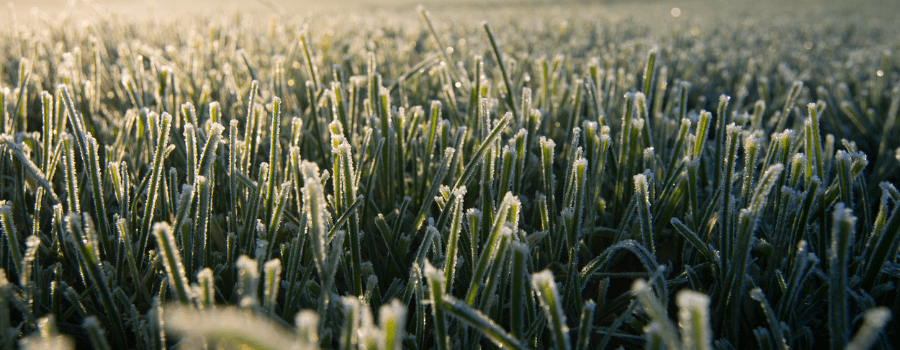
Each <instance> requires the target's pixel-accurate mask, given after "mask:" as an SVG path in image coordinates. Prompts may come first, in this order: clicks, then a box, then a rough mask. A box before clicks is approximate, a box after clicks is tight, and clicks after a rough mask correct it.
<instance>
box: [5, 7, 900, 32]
mask: <svg viewBox="0 0 900 350" xmlns="http://www.w3.org/2000/svg"><path fill="white" fill-rule="evenodd" d="M0 1H2V0H0ZM419 4H421V5H424V6H425V7H426V8H427V9H428V10H430V11H432V12H433V13H449V12H455V11H463V12H466V13H469V14H471V15H473V16H479V15H480V17H481V18H473V20H481V19H490V15H491V13H492V12H493V11H502V10H510V9H518V10H526V12H525V14H524V15H526V16H527V12H528V11H533V12H534V15H535V16H539V15H545V12H546V11H548V10H553V11H559V12H562V13H565V12H567V11H571V12H577V11H579V10H583V9H585V8H593V9H596V8H601V9H604V10H606V11H604V12H606V13H608V14H622V15H630V16H641V15H644V14H653V13H654V12H659V11H668V10H669V9H671V8H673V7H679V8H680V9H681V10H682V13H684V14H686V15H689V14H691V13H692V12H693V13H715V14H724V15H728V14H729V13H731V14H733V15H735V16H737V17H747V16H750V17H755V16H759V17H765V15H763V13H766V12H770V11H772V10H773V9H774V10H776V11H784V12H807V11H812V12H817V11H823V13H827V14H829V15H835V16H842V15H847V14H853V15H856V16H858V18H857V19H859V20H861V21H865V19H866V18H869V17H881V18H886V19H889V18H891V17H895V16H897V15H900V1H898V0H849V1H838V0H834V1H830V0H555V1H554V0H325V1H322V0H13V1H9V2H7V5H8V7H7V8H6V9H4V10H12V11H0V12H3V13H2V14H0V29H2V27H8V24H9V23H10V22H11V21H12V20H13V14H15V16H17V18H16V19H17V20H21V21H27V20H28V18H29V17H31V16H34V15H38V16H42V17H43V16H51V17H60V18H62V16H71V17H70V18H75V19H84V20H89V19H94V18H97V17H104V16H111V15H113V16H124V17H132V18H135V19H148V20H164V19H167V18H177V17H190V16H197V15H203V16H216V15H222V14H229V15H230V14H235V13H239V14H246V15H258V16H262V17H282V18H285V17H286V18H292V17H306V16H323V15H341V14H344V15H351V14H352V15H366V14H373V13H392V12H393V13H396V12H400V13H408V14H414V13H415V8H416V6H417V5H419ZM45 18H46V17H45ZM413 18H415V17H413Z"/></svg>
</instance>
